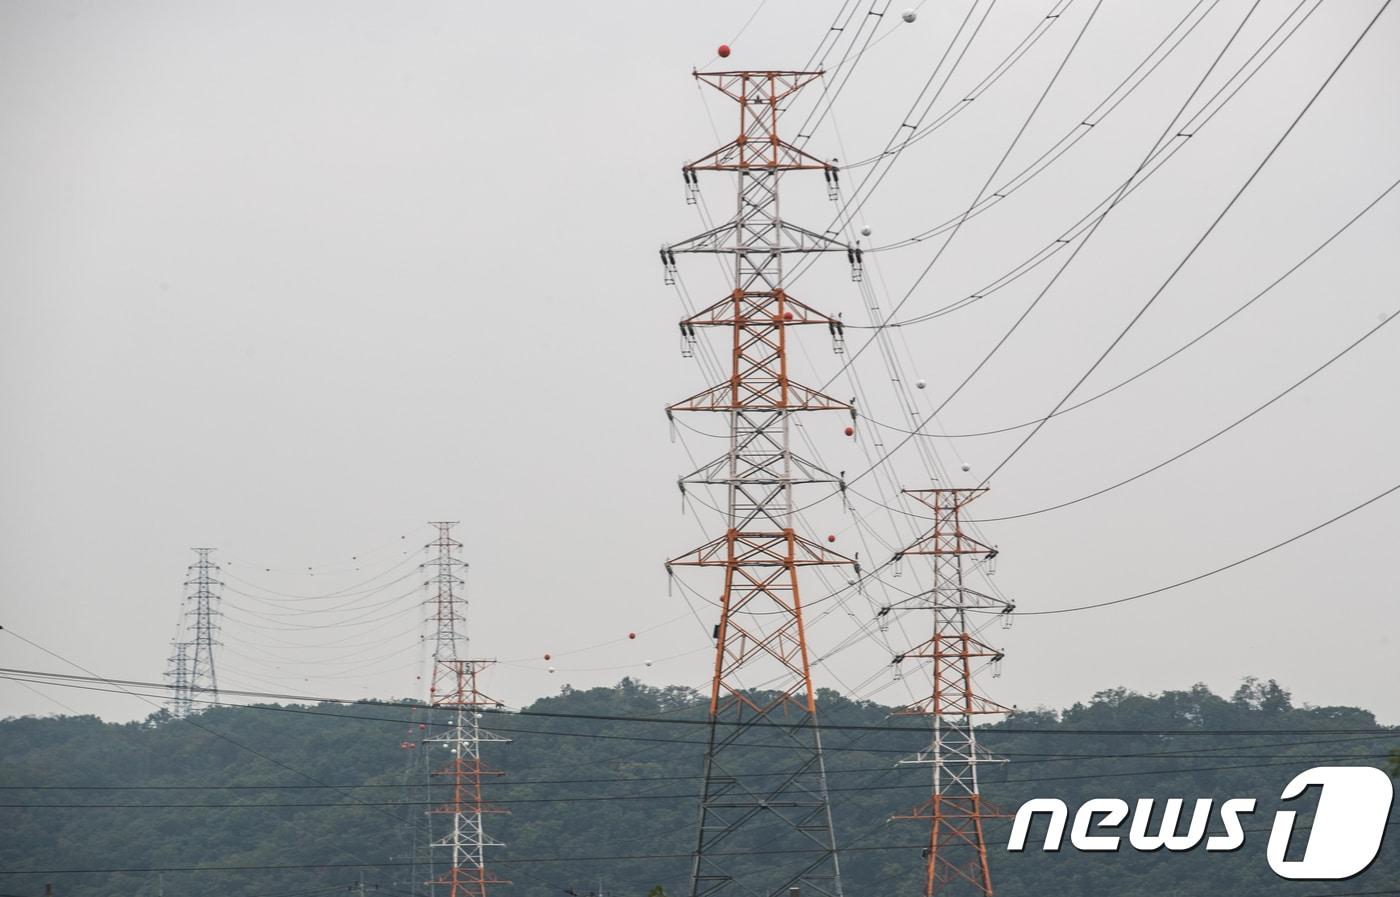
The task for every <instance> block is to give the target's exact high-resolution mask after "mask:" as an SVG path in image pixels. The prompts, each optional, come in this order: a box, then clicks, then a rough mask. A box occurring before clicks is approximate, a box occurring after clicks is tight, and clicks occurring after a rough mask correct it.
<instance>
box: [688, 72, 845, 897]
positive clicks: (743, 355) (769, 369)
mask: <svg viewBox="0 0 1400 897" xmlns="http://www.w3.org/2000/svg"><path fill="white" fill-rule="evenodd" d="M820 75H821V73H820V72H774V71H765V72H697V73H696V75H695V77H696V78H697V79H698V80H700V81H701V82H702V83H704V84H707V85H709V86H711V87H713V88H715V89H717V90H719V91H720V92H721V93H723V94H724V95H725V96H727V97H729V98H730V99H732V100H734V101H735V102H736V103H738V106H739V136H738V137H737V138H736V139H734V140H733V141H731V142H730V143H728V144H726V145H724V146H722V147H720V148H719V149H718V150H715V151H714V152H712V153H709V154H708V155H706V156H704V157H703V158H701V159H700V160H698V161H696V162H693V163H691V164H688V165H686V166H685V167H684V168H683V169H682V173H683V175H684V178H685V182H686V185H687V188H688V189H689V191H690V192H691V193H693V192H694V190H695V189H696V186H697V184H698V175H697V173H698V172H700V171H724V172H730V173H732V174H733V175H734V177H735V179H736V181H737V182H738V195H737V197H736V212H735V216H734V218H733V219H732V220H731V221H729V222H728V223H725V224H723V225H721V226H719V227H716V228H713V229H711V230H709V231H706V232H705V233H702V234H699V235H697V236H695V237H691V238H689V239H687V240H683V241H681V242H679V243H673V244H671V245H669V246H664V247H662V249H661V257H662V262H663V264H664V266H665V270H666V278H667V281H668V282H674V279H675V269H674V266H675V256H676V254H678V253H716V254H720V255H724V256H728V257H730V258H732V260H733V271H734V280H733V288H732V290H731V291H730V292H728V293H727V294H726V295H725V296H724V298H722V299H720V300H719V301H718V302H716V303H715V304H713V305H711V306H710V307H708V308H706V309H705V310H703V311H701V312H700V313H699V314H696V315H693V316H691V317H689V318H687V319H685V320H683V321H682V322H681V333H682V335H683V337H684V338H685V340H686V341H687V344H689V343H693V341H694V340H695V337H696V328H701V327H711V328H723V329H724V330H725V331H726V332H727V336H728V337H729V339H728V340H727V342H728V343H729V350H730V351H729V356H730V361H731V367H730V371H729V377H728V378H727V379H725V380H724V381H723V382H721V383H718V384H716V385H714V386H713V387H710V388H709V389H706V390H704V391H703V392H700V393H698V394H696V395H694V396H691V397H690V398H688V399H686V400H684V401H682V402H679V403H677V404H675V405H671V406H670V407H669V408H667V414H668V415H673V414H675V413H677V412H708V413H717V414H720V415H722V416H723V418H724V420H725V421H726V422H727V424H728V429H729V439H728V449H727V451H726V452H725V454H723V455H721V456H720V457H718V458H716V459H715V460H714V461H712V462H710V463H709V464H706V465H705V466H703V467H701V468H700V469H699V470H696V471H694V472H693V473H690V474H688V475H686V476H684V477H682V478H681V489H682V491H684V490H685V488H686V487H687V486H694V485H703V486H706V487H715V488H719V489H722V490H723V491H724V493H725V495H726V496H727V503H726V509H725V519H726V524H725V531H724V534H723V535H720V536H718V537H717V538H715V539H712V540H711V541H709V542H707V543H705V544H704V545H701V546H700V547H699V548H696V549H694V550H693V551H690V552H688V553H686V554H684V555H682V556H680V557H676V558H672V559H671V560H670V561H669V562H668V564H667V569H668V570H670V569H671V568H674V567H685V566H694V567H717V568H720V569H722V570H723V571H724V591H723V594H722V596H721V599H720V618H719V624H718V625H717V626H716V627H715V665H714V674H713V679H712V681H711V690H710V727H709V740H708V745H707V748H706V752H705V780H704V785H703V789H702V792H701V798H700V807H699V811H700V812H699V816H700V820H699V833H698V841H697V844H696V848H695V853H694V855H693V859H692V867H691V878H690V895H691V897H703V895H710V894H724V895H730V894H733V895H739V894H743V895H748V897H754V895H764V894H767V895H786V894H787V893H788V890H789V889H790V888H795V887H796V888H801V889H802V890H803V892H804V894H805V895H806V897H815V895H828V897H840V895H841V893H842V890H841V874H840V865H839V862H838V859H837V853H836V839H835V834H834V832H833V828H832V821H831V806H830V799H829V797H828V794H827V783H826V770H825V766H824V764H823V760H822V752H821V736H820V733H819V731H818V727H817V707H816V691H815V689H814V687H813V685H812V676H811V669H810V664H809V660H808V651H807V642H806V635H805V632H804V629H803V618H802V601H801V597H800V595H799V591H798V570H799V568H801V567H810V566H818V565H854V564H855V562H854V561H853V560H852V559H850V558H847V557H844V556H842V555H840V554H838V553H836V552H834V551H831V550H830V549H829V548H827V547H826V546H825V545H823V544H821V543H819V542H817V541H815V540H813V539H811V538H808V537H807V536H804V535H801V534H799V533H798V532H797V531H796V530H795V528H794V524H795V510H794V507H795V506H794V501H793V491H794V487H797V486H803V485H811V484H817V483H826V484H830V485H832V486H839V484H840V478H839V477H837V476H835V475H833V474H831V473H829V472H827V471H825V470H822V469H821V468H820V467H818V466H817V465H816V464H814V463H812V462H811V461H808V460H806V459H804V458H802V457H800V456H799V455H797V454H796V453H794V452H793V451H792V448H791V441H790V428H791V426H792V420H793V414H794V413H797V412H807V411H844V412H849V413H851V414H852V416H853V417H854V410H853V409H852V407H851V406H850V404H848V403H846V402H842V401H840V400H838V399H834V398H832V397H831V396H828V395H825V394H823V393H822V392H820V391H818V390H816V389H813V388H811V387H808V386H803V385H802V384H800V383H799V382H797V381H795V380H792V379H790V378H789V376H788V355H787V346H788V338H789V332H788V329H789V328H790V327H796V326H801V325H810V324H820V325H823V326H824V327H825V329H827V330H828V331H829V332H830V334H831V336H832V338H833V341H834V348H835V349H836V351H838V352H839V351H840V350H841V346H842V343H841V322H840V321H839V320H838V319H836V318H833V317H830V316H828V315H825V314H822V313H821V312H818V311H816V310H814V309H812V308H811V307H809V306H807V305H805V304H803V303H802V302H799V301H797V300H796V299H794V298H793V297H792V296H790V295H788V293H787V291H786V290H785V288H784V285H783V269H784V260H785V259H786V257H787V256H789V255H792V254H794V253H811V252H840V253H845V254H846V256H847V258H848V260H849V261H850V262H851V264H852V265H853V276H854V277H856V278H858V277H859V274H860V257H859V250H858V249H857V248H856V247H852V246H847V245H846V244H844V243H840V242H837V241H836V240H833V239H831V238H830V237H827V236H824V235H822V234H818V233H816V232H814V231H810V230H807V229H805V228H802V227H798V226H797V225H794V224H792V223H791V222H788V221H786V220H784V219H783V217H782V215H781V214H780V212H779V206H778V183H779V180H780V178H781V176H782V175H783V174H784V173H785V172H792V171H803V170H809V171H821V172H822V173H823V175H824V176H825V178H826V182H827V186H828V195H829V196H832V198H834V185H835V179H836V177H837V172H836V169H835V167H834V166H832V165H830V164H829V163H827V162H824V161H822V160H821V159H818V158H816V157H814V156H811V155H809V154H807V153H805V152H803V151H802V150H799V149H797V148H796V147H794V146H792V145H791V144H789V143H787V142H785V141H783V140H782V139H781V138H780V137H779V136H778V118H779V114H780V112H781V106H782V105H783V104H786V103H787V102H788V99H789V97H791V96H792V94H794V93H796V92H797V91H798V90H800V89H801V88H802V87H803V86H804V85H806V84H809V83H811V82H812V81H813V80H815V79H816V78H818V77H819V76H820ZM852 432H853V431H852ZM857 569H858V568H857ZM746 683H763V689H762V690H759V689H757V688H750V687H747V686H746ZM775 740H776V741H778V742H780V743H781V745H782V747H783V750H775V749H773V748H774V741H775ZM759 746H761V748H760V747H759ZM745 851H763V852H765V853H766V855H765V857H764V862H763V864H762V865H761V866H757V867H755V866H748V865H743V866H738V865H736V864H735V862H734V854H735V853H742V852H745Z"/></svg>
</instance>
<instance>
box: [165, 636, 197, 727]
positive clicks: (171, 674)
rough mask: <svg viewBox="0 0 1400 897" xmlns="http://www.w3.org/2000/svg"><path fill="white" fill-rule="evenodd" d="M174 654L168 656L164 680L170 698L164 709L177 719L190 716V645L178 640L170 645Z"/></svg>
mask: <svg viewBox="0 0 1400 897" xmlns="http://www.w3.org/2000/svg"><path fill="white" fill-rule="evenodd" d="M171 649H172V650H173V651H174V652H175V653H173V654H171V655H170V666H169V668H168V669H167V670H166V674H165V678H166V679H167V680H168V681H169V683H170V698H169V699H168V700H167V701H166V709H167V710H169V711H170V715H171V716H173V717H176V718H177V719H179V718H183V717H186V716H189V715H190V711H191V709H193V707H192V704H193V702H192V701H191V700H190V643H189V642H182V641H179V640H178V639H177V640H176V641H175V642H174V643H173V644H172V645H171Z"/></svg>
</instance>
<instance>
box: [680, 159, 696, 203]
mask: <svg viewBox="0 0 1400 897" xmlns="http://www.w3.org/2000/svg"><path fill="white" fill-rule="evenodd" d="M681 177H682V178H684V179H685V204H686V205H688V206H693V205H695V201H696V200H697V199H699V197H700V174H699V172H697V171H696V170H695V169H693V168H682V169H681Z"/></svg>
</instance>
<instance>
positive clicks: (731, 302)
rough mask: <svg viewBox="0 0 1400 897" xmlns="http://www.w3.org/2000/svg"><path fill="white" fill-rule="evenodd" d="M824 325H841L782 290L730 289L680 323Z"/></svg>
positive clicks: (711, 324) (731, 325)
mask: <svg viewBox="0 0 1400 897" xmlns="http://www.w3.org/2000/svg"><path fill="white" fill-rule="evenodd" d="M763 324H771V325H773V326H777V325H778V324H785V325H787V326H788V327H795V326H798V325H801V324H825V325H827V327H833V328H834V327H837V326H841V320H840V319H839V318H833V317H831V316H830V315H827V314H825V313H823V312H820V311H817V310H816V309H814V308H812V306H810V305H808V304H806V303H805V302H801V301H799V300H797V299H794V298H793V297H792V296H791V295H789V294H788V293H787V292H786V291H785V290H755V291H752V292H750V291H747V290H734V291H733V292H732V293H730V294H729V295H728V296H726V297H724V298H723V299H721V300H719V301H718V302H716V303H714V304H713V305H710V306H709V307H708V308H704V309H701V310H700V311H698V312H696V313H695V314H693V315H691V316H690V317H688V318H684V319H682V321H681V325H682V326H685V327H733V326H736V325H737V326H747V325H763Z"/></svg>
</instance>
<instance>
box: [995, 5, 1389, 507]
mask: <svg viewBox="0 0 1400 897" xmlns="http://www.w3.org/2000/svg"><path fill="white" fill-rule="evenodd" d="M1390 2H1391V0H1385V3H1383V4H1382V5H1381V7H1380V9H1378V10H1377V11H1376V14H1375V15H1374V16H1372V17H1371V21H1369V22H1367V23H1366V27H1365V28H1364V29H1362V31H1361V33H1360V34H1359V35H1357V37H1356V40H1355V41H1353V42H1352V44H1351V46H1350V47H1348V48H1347V51H1346V53H1345V54H1343V55H1342V58H1341V59H1340V60H1338V61H1337V64H1336V65H1335V66H1333V67H1332V71H1331V72H1329V73H1328V75H1327V77H1326V78H1325V79H1324V80H1323V82H1322V84H1321V85H1319V86H1318V88H1317V90H1316V91H1314V92H1313V95H1312V97H1311V98H1309V99H1308V102H1307V103H1306V104H1305V105H1304V106H1303V108H1302V109H1301V110H1299V112H1298V114H1297V115H1296V116H1295V117H1294V118H1293V121H1292V123H1290V124H1289V126H1288V128H1287V129H1285V130H1284V132H1283V134H1282V135H1280V136H1279V138H1278V140H1277V141H1275V142H1274V145H1273V147H1272V148H1271V149H1270V150H1269V152H1268V153H1266V154H1265V156H1264V158H1263V159H1261V160H1260V162H1259V164H1258V165H1257V166H1255V168H1254V171H1252V172H1251V173H1250V175H1249V177H1248V178H1246V179H1245V182H1244V183H1243V184H1241V185H1240V188H1239V189H1238V190H1236V191H1235V193H1234V195H1233V196H1231V197H1230V201H1229V202H1227V203H1226V204H1225V207H1224V208H1223V209H1221V210H1220V213H1219V214H1218V215H1216V216H1215V219H1214V220H1213V221H1211V223H1210V226H1209V227H1207V228H1206V230H1205V233H1203V234H1201V236H1200V238H1199V239H1197V240H1196V242H1195V243H1193V244H1192V245H1191V248H1190V249H1189V250H1187V252H1186V255H1185V256H1183V257H1182V259H1181V261H1179V262H1178V263H1177V264H1176V267H1174V268H1172V270H1171V272H1170V273H1169V274H1168V275H1167V277H1166V279H1165V280H1163V281H1162V284H1161V285H1160V286H1159V287H1157V289H1156V290H1155V291H1154V292H1153V293H1152V295H1151V296H1149V297H1148V298H1147V301H1146V302H1144V303H1143V304H1142V307H1141V308H1139V309H1138V311H1137V313H1136V314H1134V315H1133V317H1132V318H1131V319H1130V320H1129V321H1128V323H1127V324H1126V325H1125V326H1124V327H1123V329H1122V330H1121V331H1119V333H1118V335H1117V336H1116V337H1114V338H1113V341H1112V342H1110V343H1109V344H1108V347H1107V348H1105V349H1104V350H1103V352H1102V353H1100V354H1099V357H1098V358H1096V359H1095V360H1094V363H1093V364H1091V365H1089V368H1088V369H1087V370H1086V371H1085V372H1084V373H1083V374H1082V375H1081V376H1080V378H1079V379H1078V380H1076V381H1075V383H1074V385H1073V386H1071V387H1070V388H1069V391H1068V392H1066V393H1065V395H1064V397H1063V398H1061V399H1060V401H1058V402H1056V403H1055V406H1054V407H1053V408H1051V409H1050V413H1049V414H1047V415H1045V417H1043V418H1042V419H1041V420H1040V422H1039V423H1037V424H1036V425H1035V427H1034V428H1033V429H1032V430H1031V432H1030V433H1028V434H1026V437H1025V438H1024V439H1022V440H1021V442H1020V444H1018V445H1017V446H1016V447H1015V448H1013V449H1012V450H1011V453H1010V454H1008V455H1007V456H1006V457H1005V458H1003V459H1002V460H1001V463H999V464H997V466H996V467H995V468H993V469H992V471H991V472H990V473H988V474H987V475H986V476H985V477H983V478H982V482H981V483H980V484H979V485H981V486H985V485H986V484H987V482H988V481H989V480H991V478H992V477H994V476H996V474H997V473H998V472H999V471H1001V470H1002V468H1004V467H1005V466H1006V465H1007V464H1008V463H1009V462H1010V461H1011V459H1012V458H1014V457H1016V455H1017V454H1019V453H1020V451H1021V450H1022V449H1023V448H1025V447H1026V444H1027V443H1028V442H1030V441H1031V440H1032V439H1034V438H1035V436H1036V434H1037V433H1039V432H1040V430H1041V428H1042V427H1044V426H1045V424H1046V423H1047V422H1048V421H1049V420H1050V418H1052V417H1054V416H1055V413H1056V412H1058V411H1059V410H1060V409H1061V408H1063V407H1064V405H1065V403H1066V402H1068V401H1069V400H1070V398H1071V397H1072V396H1073V395H1074V393H1075V392H1076V391H1077V390H1078V389H1079V387H1080V386H1083V385H1084V381H1086V380H1088V379H1089V377H1090V375H1092V374H1093V373H1094V371H1096V370H1098V367H1099V365H1100V364H1102V363H1103V361H1104V359H1106V358H1107V357H1108V356H1109V354H1110V353H1111V352H1112V351H1113V350H1114V349H1115V348H1117V346H1118V344H1119V343H1120V342H1122V340H1123V338H1124V337H1126V336H1127V335H1128V333H1129V331H1131V330H1132V329H1133V327H1134V326H1135V325H1136V324H1137V323H1138V321H1140V320H1142V316H1143V315H1145V314H1146V313H1147V310H1148V309H1149V308H1151V307H1152V305H1153V303H1155V302H1156V301H1157V299H1158V298H1159V297H1160V296H1161V295H1162V293H1164V292H1165V291H1166V289H1167V287H1168V286H1169V285H1170V284H1171V282H1172V281H1173V280H1175V279H1176V276H1177V275H1178V274H1179V273H1181V270H1182V269H1183V268H1185V267H1186V265H1187V263H1188V262H1190V260H1191V259H1192V258H1193V257H1194V256H1195V254H1196V252H1197V250H1199V249H1200V248H1201V246H1202V245H1203V244H1204V243H1205V242H1206V240H1207V239H1209V237H1210V235H1211V234H1212V233H1214V232H1215V229H1216V227H1218V226H1219V225H1220V222H1221V221H1222V220H1224V218H1225V216H1226V215H1228V214H1229V213H1230V210H1231V209H1233V208H1234V207H1235V204H1236V203H1237V202H1239V200H1240V197H1241V196H1243V195H1244V193H1245V191H1247V190H1248V189H1249V187H1250V185H1251V184H1253V183H1254V181H1255V180H1256V179H1257V178H1258V177H1259V174H1260V173H1261V172H1262V171H1263V170H1264V168H1265V167H1266V166H1267V165H1268V164H1269V161H1270V160H1271V159H1273V158H1274V155H1275V154H1276V153H1277V152H1278V151H1279V148H1280V147H1282V146H1283V144H1284V142H1285V141H1287V140H1288V137H1289V135H1291V134H1292V133H1293V132H1294V130H1295V129H1297V127H1298V124H1299V123H1300V122H1301V121H1302V120H1303V118H1304V117H1305V116H1306V115H1307V114H1308V110H1310V109H1312V107H1313V105H1314V104H1315V103H1316V102H1317V100H1318V98H1319V97H1321V96H1322V94H1323V92H1325V91H1326V90H1327V87H1328V85H1330V84H1331V83H1332V80H1333V79H1334V78H1336V77H1337V73H1338V72H1340V71H1341V70H1342V67H1343V66H1345V65H1346V63H1347V60H1349V59H1351V56H1352V54H1353V53H1355V52H1356V48H1357V47H1359V46H1360V45H1361V42H1362V41H1363V40H1365V39H1366V35H1368V34H1370V33H1371V28H1372V27H1373V26H1374V25H1375V24H1376V22H1377V21H1378V20H1379V19H1380V17H1381V16H1382V15H1383V14H1384V13H1385V11H1386V9H1388V8H1389V7H1390Z"/></svg>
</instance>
